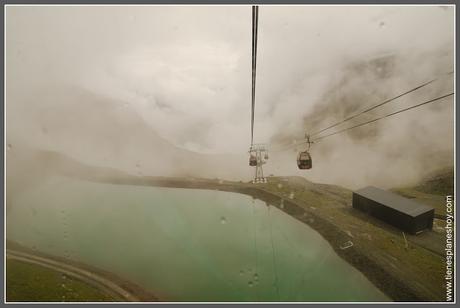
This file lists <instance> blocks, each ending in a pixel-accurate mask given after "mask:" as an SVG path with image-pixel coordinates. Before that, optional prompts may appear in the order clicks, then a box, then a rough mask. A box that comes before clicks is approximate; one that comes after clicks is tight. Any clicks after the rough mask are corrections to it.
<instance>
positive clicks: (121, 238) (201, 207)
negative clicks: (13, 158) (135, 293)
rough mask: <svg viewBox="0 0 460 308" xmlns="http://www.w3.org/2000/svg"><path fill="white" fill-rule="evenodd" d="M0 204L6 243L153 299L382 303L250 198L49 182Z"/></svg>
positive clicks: (303, 233)
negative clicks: (65, 261)
mask: <svg viewBox="0 0 460 308" xmlns="http://www.w3.org/2000/svg"><path fill="white" fill-rule="evenodd" d="M9 202H11V203H12V204H11V207H9V208H10V210H9V213H8V216H7V238H8V239H10V240H14V241H17V242H19V243H20V244H22V245H24V246H28V247H31V248H33V249H37V250H39V251H42V252H46V253H50V254H54V255H59V256H64V257H67V258H72V259H75V260H79V261H83V262H85V263H88V264H91V265H93V266H96V267H99V268H102V269H105V270H109V271H112V272H114V273H117V274H118V275H120V276H123V277H126V278H128V279H130V280H132V281H134V282H136V283H138V284H140V285H142V286H144V287H145V288H147V289H149V290H151V291H152V292H153V293H154V294H155V295H157V296H158V297H160V298H161V299H163V300H169V301H385V300H388V298H387V297H386V296H384V295H383V294H382V293H381V292H380V291H379V290H378V289H377V288H375V287H374V286H373V285H372V284H371V283H370V282H369V281H368V280H367V279H366V278H365V277H364V276H363V275H362V274H361V273H360V272H359V271H357V270H356V269H354V268H353V267H352V266H350V265H349V264H348V263H346V262H345V261H343V260H342V259H341V258H340V257H338V256H337V255H336V254H335V252H334V251H333V249H332V248H331V246H330V245H329V243H328V242H327V241H326V240H324V239H323V238H322V237H321V236H320V235H319V234H318V233H317V232H316V231H314V230H313V229H312V228H310V227H309V226H307V225H305V224H303V223H301V222H299V221H297V220H296V219H294V218H292V217H290V216H289V215H287V214H285V213H284V212H282V211H280V210H278V209H277V208H275V207H272V206H270V207H269V206H267V205H266V204H265V203H264V202H262V201H259V200H255V199H253V198H251V197H250V196H246V195H242V194H237V193H229V192H220V191H213V190H196V189H193V190H192V189H177V188H156V187H142V186H130V185H111V184H100V183H91V182H86V181H77V180H72V179H67V178H60V177H55V178H52V179H51V180H49V181H46V182H44V183H42V184H41V185H40V186H39V187H35V188H34V189H31V190H29V191H27V192H24V193H23V194H22V195H21V196H15V198H13V199H12V200H11V201H9Z"/></svg>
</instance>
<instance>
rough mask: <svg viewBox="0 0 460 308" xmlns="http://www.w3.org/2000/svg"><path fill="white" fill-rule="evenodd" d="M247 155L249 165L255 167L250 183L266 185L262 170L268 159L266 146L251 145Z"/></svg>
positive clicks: (260, 144) (259, 144)
mask: <svg viewBox="0 0 460 308" xmlns="http://www.w3.org/2000/svg"><path fill="white" fill-rule="evenodd" d="M249 155H250V156H249V165H250V166H253V167H256V172H255V174H254V180H252V183H267V178H265V177H264V170H263V168H262V166H263V165H264V164H266V163H267V162H266V160H267V159H268V150H267V146H266V145H265V144H262V143H258V144H253V145H252V146H251V147H250V148H249Z"/></svg>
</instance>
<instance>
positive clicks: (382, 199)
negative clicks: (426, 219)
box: [354, 186, 433, 217]
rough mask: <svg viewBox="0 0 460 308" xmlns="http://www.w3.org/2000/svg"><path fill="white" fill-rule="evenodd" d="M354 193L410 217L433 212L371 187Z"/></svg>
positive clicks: (420, 205) (405, 199)
mask: <svg viewBox="0 0 460 308" xmlns="http://www.w3.org/2000/svg"><path fill="white" fill-rule="evenodd" d="M354 193H355V194H358V195H361V196H363V197H365V198H367V199H370V200H373V201H376V202H378V203H380V204H383V205H385V206H387V207H390V208H392V209H395V210H397V211H399V212H402V213H405V214H407V215H409V216H412V217H416V216H418V215H420V214H423V213H426V212H429V211H432V210H433V208H432V207H430V206H427V205H424V204H420V203H418V202H415V201H413V200H410V199H407V198H404V197H401V196H399V195H397V194H395V193H392V192H389V191H386V190H383V189H380V188H377V187H373V186H368V187H365V188H361V189H359V190H357V191H355V192H354Z"/></svg>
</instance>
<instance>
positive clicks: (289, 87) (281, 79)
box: [7, 6, 453, 152]
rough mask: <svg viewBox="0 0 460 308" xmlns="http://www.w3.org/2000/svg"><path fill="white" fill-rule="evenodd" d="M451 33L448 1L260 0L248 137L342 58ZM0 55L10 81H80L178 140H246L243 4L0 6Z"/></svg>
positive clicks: (423, 47)
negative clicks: (3, 46) (344, 2)
mask: <svg viewBox="0 0 460 308" xmlns="http://www.w3.org/2000/svg"><path fill="white" fill-rule="evenodd" d="M452 39H453V9H452V8H446V7H444V8H442V7H437V6H262V7H260V10H259V49H258V51H259V53H258V72H257V103H256V104H257V106H256V127H255V139H256V141H258V142H266V141H268V140H269V138H270V137H271V136H272V135H273V134H275V133H276V130H279V126H280V125H283V123H292V122H294V123H297V121H299V117H298V116H299V113H293V111H295V110H296V109H292V107H294V108H296V107H297V106H299V107H300V108H302V112H303V111H308V110H309V108H311V106H313V105H314V104H317V103H318V98H320V97H321V96H322V95H323V92H324V91H327V87H326V86H325V85H327V83H328V80H329V79H330V78H331V77H333V76H334V74H336V72H337V70H339V69H340V68H341V67H342V66H343V65H344V64H345V63H348V62H350V61H355V60H357V59H363V58H366V57H369V58H371V57H375V56H378V55H380V54H385V53H394V52H399V53H403V52H406V53H407V52H411V50H413V51H417V52H420V51H430V50H436V49H439V48H442V47H443V46H446V45H447V46H451V45H452ZM7 56H8V58H7V60H8V61H7V69H8V73H9V75H8V83H9V87H15V86H18V87H19V86H20V87H25V86H27V85H31V84H33V85H37V84H50V83H51V84H52V83H70V84H73V85H78V86H82V87H85V88H88V89H91V90H93V91H94V92H96V93H101V94H103V95H106V96H109V97H114V98H117V99H122V100H126V101H127V102H128V103H129V104H130V108H133V109H135V110H136V111H138V112H139V113H140V114H141V115H142V116H143V117H144V118H145V120H146V121H147V122H148V123H149V124H150V125H151V126H152V127H153V128H154V129H155V130H156V131H157V132H158V133H159V134H160V135H161V136H163V137H165V138H166V139H168V140H170V141H171V142H173V143H175V144H177V145H180V146H182V147H186V148H189V149H192V150H197V151H203V152H238V151H241V150H245V149H246V148H247V147H248V143H249V138H250V135H249V132H250V130H249V119H250V114H249V111H250V74H251V73H250V67H251V65H250V61H251V7H250V6H212V7H210V6H115V7H110V6H99V7H84V6H82V7H73V6H60V7H58V6H9V7H8V8H7ZM413 69H414V72H416V70H417V67H414V68H413ZM431 77H432V76H427V78H431ZM299 83H300V84H301V85H302V87H303V91H301V93H302V95H296V93H294V92H295V91H293V90H295V88H296V87H299ZM297 92H298V91H297ZM284 106H286V108H284ZM285 110H289V112H285ZM274 111H276V112H274ZM299 125H300V122H299Z"/></svg>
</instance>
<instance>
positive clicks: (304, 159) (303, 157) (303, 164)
mask: <svg viewBox="0 0 460 308" xmlns="http://www.w3.org/2000/svg"><path fill="white" fill-rule="evenodd" d="M297 166H298V167H299V169H311V167H312V161H311V156H310V153H308V151H305V152H299V155H297Z"/></svg>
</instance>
